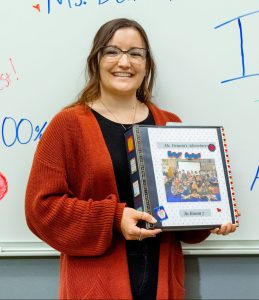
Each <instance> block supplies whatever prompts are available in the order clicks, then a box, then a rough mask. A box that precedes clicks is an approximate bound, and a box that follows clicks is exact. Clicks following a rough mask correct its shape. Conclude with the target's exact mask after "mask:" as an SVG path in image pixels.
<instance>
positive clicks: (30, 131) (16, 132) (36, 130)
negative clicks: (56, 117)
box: [1, 117, 47, 147]
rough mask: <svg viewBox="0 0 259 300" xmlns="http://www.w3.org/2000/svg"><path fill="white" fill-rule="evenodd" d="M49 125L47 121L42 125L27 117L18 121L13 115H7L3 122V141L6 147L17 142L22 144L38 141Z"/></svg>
mask: <svg viewBox="0 0 259 300" xmlns="http://www.w3.org/2000/svg"><path fill="white" fill-rule="evenodd" d="M46 126H47V122H44V123H43V124H42V125H36V126H35V127H34V125H33V124H32V122H31V121H30V120H28V119H26V118H22V119H20V120H19V121H18V122H17V121H16V120H15V119H14V118H12V117H5V118H4V120H3V122H2V132H1V133H2V134H1V135H2V141H3V143H4V145H5V146H6V147H12V146H13V145H15V143H19V144H22V145H25V144H28V143H30V142H32V141H33V142H36V141H38V140H39V139H40V138H41V136H42V133H43V131H44V129H45V127H46Z"/></svg>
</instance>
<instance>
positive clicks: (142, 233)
mask: <svg viewBox="0 0 259 300" xmlns="http://www.w3.org/2000/svg"><path fill="white" fill-rule="evenodd" d="M139 221H146V222H148V223H151V224H155V223H156V222H157V220H156V219H155V218H153V217H152V216H151V215H150V214H148V213H146V212H141V211H138V210H136V209H133V208H130V207H125V208H124V210H123V214H122V218H121V231H122V234H123V236H124V237H125V239H126V240H138V241H141V240H143V239H145V238H149V237H155V236H156V235H157V234H158V233H160V232H162V230H161V229H145V228H140V227H138V226H137V223H138V222H139Z"/></svg>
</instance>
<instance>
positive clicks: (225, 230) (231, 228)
mask: <svg viewBox="0 0 259 300" xmlns="http://www.w3.org/2000/svg"><path fill="white" fill-rule="evenodd" d="M237 215H238V216H239V217H240V216H241V214H240V211H238V212H237ZM236 229H237V225H235V224H232V223H227V224H224V225H221V227H220V228H215V229H212V230H211V231H210V232H211V233H215V234H218V235H220V234H222V235H227V234H229V233H233V232H235V231H236Z"/></svg>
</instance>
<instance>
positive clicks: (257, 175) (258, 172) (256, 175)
mask: <svg viewBox="0 0 259 300" xmlns="http://www.w3.org/2000/svg"><path fill="white" fill-rule="evenodd" d="M257 179H259V166H258V168H257V172H256V174H255V178H254V180H253V183H252V185H251V187H250V191H252V190H253V188H254V185H255V182H256V180H257Z"/></svg>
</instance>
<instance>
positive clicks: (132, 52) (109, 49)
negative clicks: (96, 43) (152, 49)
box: [101, 46, 148, 64]
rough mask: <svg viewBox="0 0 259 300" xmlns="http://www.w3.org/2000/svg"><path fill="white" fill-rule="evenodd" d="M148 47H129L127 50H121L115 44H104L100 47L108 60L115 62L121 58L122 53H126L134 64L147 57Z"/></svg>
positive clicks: (141, 61)
mask: <svg viewBox="0 0 259 300" xmlns="http://www.w3.org/2000/svg"><path fill="white" fill-rule="evenodd" d="M147 52H148V49H145V48H136V47H134V48H130V49H129V50H127V51H125V50H121V49H120V48H118V47H116V46H104V47H102V48H101V53H102V56H103V57H104V58H105V59H106V60H107V61H109V62H115V61H118V60H120V59H121V57H122V55H123V54H126V55H127V57H128V59H129V61H130V62H131V63H134V64H141V63H143V62H144V61H145V59H146V57H147Z"/></svg>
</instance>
